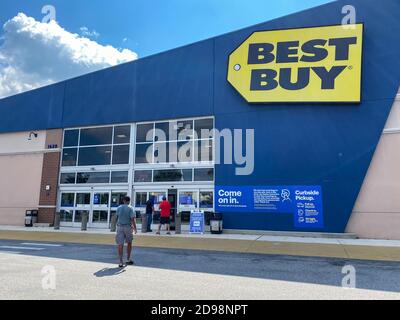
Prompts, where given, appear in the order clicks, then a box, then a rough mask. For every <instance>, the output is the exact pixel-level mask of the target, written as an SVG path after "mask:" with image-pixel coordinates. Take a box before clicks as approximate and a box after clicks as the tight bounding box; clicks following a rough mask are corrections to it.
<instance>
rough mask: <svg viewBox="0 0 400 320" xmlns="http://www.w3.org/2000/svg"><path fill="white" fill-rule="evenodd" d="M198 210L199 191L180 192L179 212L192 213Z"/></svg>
mask: <svg viewBox="0 0 400 320" xmlns="http://www.w3.org/2000/svg"><path fill="white" fill-rule="evenodd" d="M196 208H197V191H180V192H179V210H182V211H190V210H195V209H196Z"/></svg>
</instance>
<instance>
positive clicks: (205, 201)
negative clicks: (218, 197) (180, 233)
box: [199, 191, 214, 209]
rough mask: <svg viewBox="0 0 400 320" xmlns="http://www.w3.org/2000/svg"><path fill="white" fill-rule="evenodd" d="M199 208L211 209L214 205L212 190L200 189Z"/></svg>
mask: <svg viewBox="0 0 400 320" xmlns="http://www.w3.org/2000/svg"><path fill="white" fill-rule="evenodd" d="M199 207H200V209H212V208H213V207H214V197H213V192H212V191H200V205H199Z"/></svg>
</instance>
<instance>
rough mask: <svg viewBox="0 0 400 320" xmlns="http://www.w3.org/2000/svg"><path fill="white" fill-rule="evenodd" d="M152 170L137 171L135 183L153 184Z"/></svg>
mask: <svg viewBox="0 0 400 320" xmlns="http://www.w3.org/2000/svg"><path fill="white" fill-rule="evenodd" d="M152 175H153V173H152V171H151V170H135V179H134V180H135V182H152Z"/></svg>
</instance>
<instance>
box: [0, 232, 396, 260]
mask: <svg viewBox="0 0 400 320" xmlns="http://www.w3.org/2000/svg"><path fill="white" fill-rule="evenodd" d="M261 238H262V237H257V238H256V239H254V238H253V239H227V238H224V239H218V238H215V237H214V238H210V237H203V238H201V237H183V236H174V235H172V236H163V235H161V236H155V235H141V234H138V235H136V236H135V240H134V245H135V246H137V247H146V248H170V249H186V250H188V249H191V250H210V251H224V252H237V253H258V254H276V255H293V256H307V257H330V258H342V259H359V260H375V261H400V248H399V247H398V246H379V245H356V244H347V243H346V241H344V240H341V241H337V242H331V243H315V242H305V241H303V242H294V241H293V242H291V241H290V240H289V241H287V240H285V241H282V240H274V239H273V238H271V237H270V238H268V239H261ZM0 239H4V240H22V241H44V242H61V243H82V244H102V245H115V234H113V233H109V234H104V233H83V232H81V233H78V232H76V233H72V232H63V231H62V232H49V231H36V232H31V231H15V230H11V231H7V230H0Z"/></svg>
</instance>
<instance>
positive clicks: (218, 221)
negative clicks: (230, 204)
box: [210, 212, 223, 234]
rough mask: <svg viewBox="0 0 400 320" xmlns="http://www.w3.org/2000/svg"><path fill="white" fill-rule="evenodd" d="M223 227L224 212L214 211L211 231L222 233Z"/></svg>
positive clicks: (211, 219)
mask: <svg viewBox="0 0 400 320" xmlns="http://www.w3.org/2000/svg"><path fill="white" fill-rule="evenodd" d="M222 229H223V225H222V214H221V213H216V212H214V213H213V214H212V216H211V218H210V231H211V233H212V234H221V233H222Z"/></svg>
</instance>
